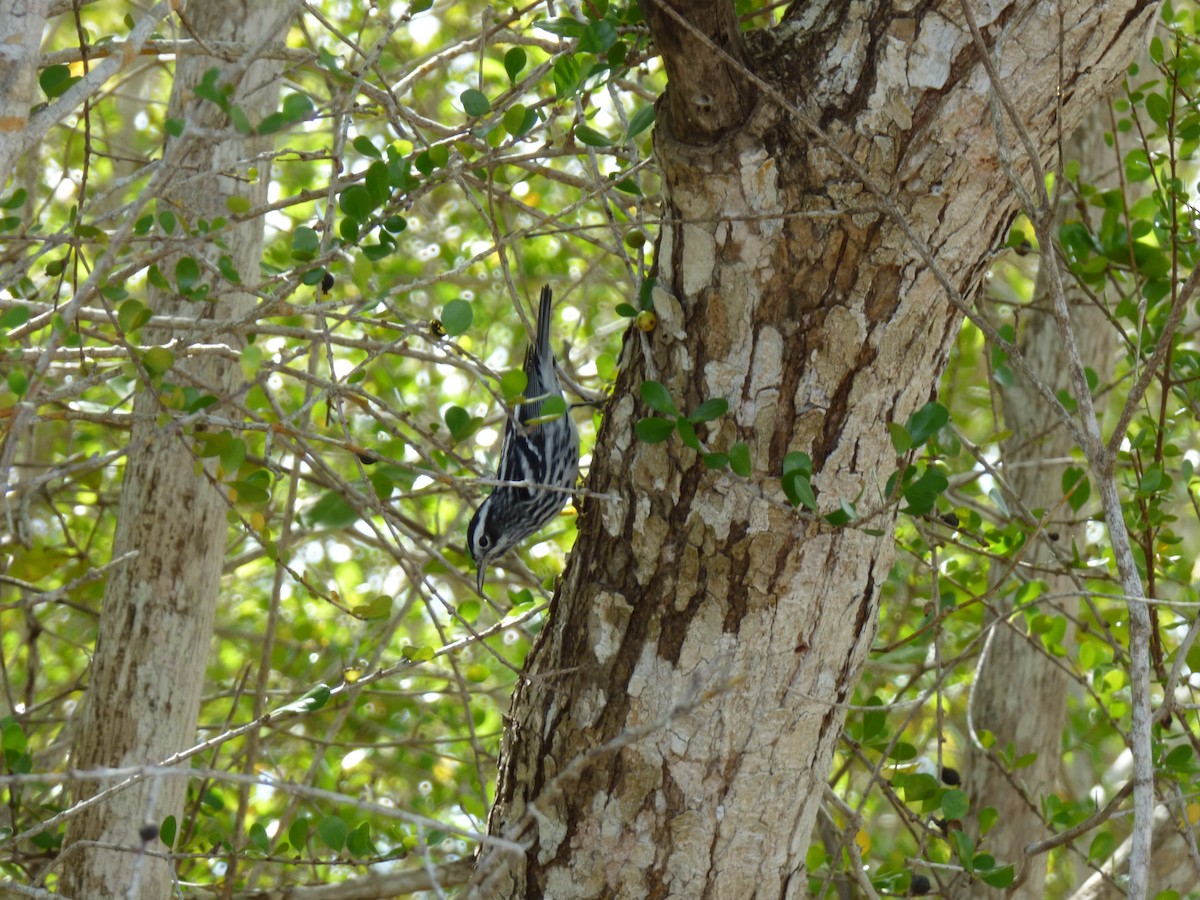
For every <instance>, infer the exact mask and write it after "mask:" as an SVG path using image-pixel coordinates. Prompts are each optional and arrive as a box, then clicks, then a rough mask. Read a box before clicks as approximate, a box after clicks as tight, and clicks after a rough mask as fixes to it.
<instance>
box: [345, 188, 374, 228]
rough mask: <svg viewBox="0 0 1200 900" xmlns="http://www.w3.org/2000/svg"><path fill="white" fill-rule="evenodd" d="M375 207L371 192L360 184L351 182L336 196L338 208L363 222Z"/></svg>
mask: <svg viewBox="0 0 1200 900" xmlns="http://www.w3.org/2000/svg"><path fill="white" fill-rule="evenodd" d="M374 208H375V205H374V203H373V202H372V199H371V192H370V191H368V190H367V189H366V188H365V187H363V186H362V185H361V184H352V185H350V187H348V188H346V189H345V190H344V191H342V193H341V196H340V197H338V209H340V210H341V211H342V212H343V213H345V214H346V215H347V216H349V217H350V218H352V219H354V220H355V221H357V222H365V221H366V220H367V219H368V218H369V217H370V215H371V210H373V209H374Z"/></svg>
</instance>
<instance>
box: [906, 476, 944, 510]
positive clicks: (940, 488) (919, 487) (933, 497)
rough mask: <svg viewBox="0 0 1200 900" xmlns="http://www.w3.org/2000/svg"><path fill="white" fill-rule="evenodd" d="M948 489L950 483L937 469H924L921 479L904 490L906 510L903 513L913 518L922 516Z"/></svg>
mask: <svg viewBox="0 0 1200 900" xmlns="http://www.w3.org/2000/svg"><path fill="white" fill-rule="evenodd" d="M949 487H950V481H949V480H948V479H947V478H946V476H945V475H944V474H942V472H940V471H939V470H937V469H933V468H930V469H926V470H925V471H924V472H923V473H922V474H921V477H920V478H918V479H917V480H916V481H914V482H913V483H912V484H910V485H909V486H908V487H907V488H905V489H904V499H905V501H906V502H907V503H908V508H907V509H905V510H904V511H905V512H907V513H909V514H910V515H914V516H923V515H925V514H926V513H927V512H929V511H930V510H931V509H933V507H934V504H936V503H937V498H938V497H940V496H941V495H942V494H943V493H945V491H946V489H947V488H949Z"/></svg>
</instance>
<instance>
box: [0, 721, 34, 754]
mask: <svg viewBox="0 0 1200 900" xmlns="http://www.w3.org/2000/svg"><path fill="white" fill-rule="evenodd" d="M0 721H2V722H3V728H0V747H3V748H4V749H5V750H7V751H11V752H13V753H24V752H25V749H26V747H28V741H27V740H26V738H25V730H24V729H23V728H21V725H20V723H19V722H17V720H16V719H14V718H13V717H12V716H5V717H4V719H3V720H0Z"/></svg>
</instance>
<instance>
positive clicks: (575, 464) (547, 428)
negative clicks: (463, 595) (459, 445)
mask: <svg viewBox="0 0 1200 900" xmlns="http://www.w3.org/2000/svg"><path fill="white" fill-rule="evenodd" d="M525 378H526V384H525V396H526V397H527V398H529V399H527V400H526V401H525V402H524V403H521V404H520V405H519V406H518V407H517V412H516V418H517V422H516V423H514V422H513V420H512V419H511V418H510V419H509V420H508V423H507V424H506V425H505V428H504V444H503V446H502V447H501V449H500V466H499V469H498V470H497V472H496V480H497V481H500V482H506V483H504V484H501V485H499V486H498V487H497V488H496V489H495V490H493V491H492V493H491V495H490V496H488V497H487V499H485V500H484V501H483V503H482V504H480V506H479V509H478V510H476V512H475V515H474V516H472V517H471V522H470V524H469V525H467V550H469V551H470V553H471V558H472V559H473V560H475V563H476V565H478V567H479V573H478V575H477V578H476V584H477V587H478V589H479V593H481V594H482V593H483V579H484V575H485V574H486V571H487V565H488V563H489V562H491V561H492V560H494V559H498V558H499V557H501V556H503V555H504V554H505V553H507V552H508V551H509V550H510V549H511V548H512V547H513V546H515V545H516V544H518V543H520V542H521V541H523V540H525V538H527V537H529V535H531V534H533V533H534V532H535V531H537V530H539V529H540V528H541V527H542V526H543V525H545V524H546V523H548V522H549V521H550V520H551V519H553V518H554V517H555V516H556V515H558V512H559V510H561V509H562V508H563V505H564V504H565V503H566V502H567V498H568V497H569V496H570V495H569V494H568V491H569V490H570V489H571V488H572V487H574V486H575V478H576V477H577V475H578V474H579V432H578V431H576V430H575V423H574V422H572V421H571V417H570V415H568V414H567V413H565V412H564V413H563V414H562V415H560V416H557V417H555V418H552V419H550V420H549V421H545V422H539V421H537V420H538V419H539V418H540V417H541V415H542V405H543V403H544V402H545V401H546V400H547V399H548V398H550V397H562V390H561V389H560V388H559V386H558V373H557V372H556V371H555V361H554V350H553V349H552V348H551V346H550V288H549V287H544V288H542V297H541V302H540V303H539V304H538V317H537V335H536V336H535V339H534V342H533V344H532V346H530V348H529V349H528V350H526V351H525ZM518 423H519V424H518ZM507 482H520V483H524V484H523V486H521V487H518V486H516V484H512V483H507ZM543 485H545V487H543ZM547 488H551V489H550V490H547ZM555 488H557V489H561V490H554V489H555Z"/></svg>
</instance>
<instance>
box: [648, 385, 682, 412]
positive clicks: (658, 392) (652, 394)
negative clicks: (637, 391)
mask: <svg viewBox="0 0 1200 900" xmlns="http://www.w3.org/2000/svg"><path fill="white" fill-rule="evenodd" d="M641 392H642V400H643V401H644V402H645V404H646V405H647V406H648V407H650V408H651V409H652V410H654V411H655V412H657V413H662V414H663V415H664V416H677V415H679V410H677V409H676V408H675V404H674V403H673V402H672V401H671V395H670V394H669V393H668V392H667V389H666V388H665V387H663V386H662V385H661V384H659V383H658V382H657V381H643V382H642V388H641Z"/></svg>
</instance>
